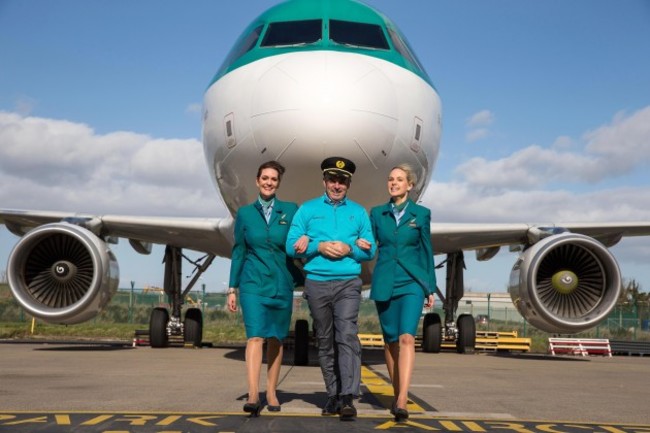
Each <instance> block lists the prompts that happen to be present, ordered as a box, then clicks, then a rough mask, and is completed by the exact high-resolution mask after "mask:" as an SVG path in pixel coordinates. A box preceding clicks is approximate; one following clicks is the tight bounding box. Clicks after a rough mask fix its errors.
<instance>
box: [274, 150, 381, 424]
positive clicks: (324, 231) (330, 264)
mask: <svg viewBox="0 0 650 433" xmlns="http://www.w3.org/2000/svg"><path fill="white" fill-rule="evenodd" d="M355 169H356V167H355V165H354V163H353V162H352V161H350V160H349V159H346V158H341V157H331V158H327V159H325V160H324V161H323V163H322V164H321V170H322V171H323V186H324V187H325V193H324V194H323V195H322V196H320V197H317V198H315V199H312V200H309V201H307V202H305V203H303V205H302V206H301V207H300V208H299V209H298V212H296V214H295V215H294V218H293V221H292V223H291V227H290V229H289V234H288V235H287V245H286V250H287V254H288V255H290V256H292V257H296V258H301V259H304V262H305V263H304V270H305V272H306V280H305V291H304V293H303V296H304V297H305V298H306V299H307V303H308V304H309V310H310V311H311V316H312V318H313V320H314V331H315V333H316V338H317V339H318V360H319V363H320V367H321V371H322V373H323V380H324V381H325V388H326V389H327V397H328V398H327V403H326V404H325V406H324V407H323V411H322V414H323V415H335V414H337V413H338V414H339V415H340V417H341V419H351V418H354V417H356V415H357V410H356V408H355V407H354V402H353V399H354V397H356V396H358V395H359V387H360V382H361V344H360V343H359V337H358V336H357V334H358V324H357V319H358V316H359V304H360V302H361V279H360V278H359V274H360V273H361V262H362V261H366V260H371V259H372V258H373V256H374V255H375V249H376V247H375V241H374V237H373V235H372V228H371V225H370V219H369V218H368V214H367V212H366V210H365V209H364V208H363V207H362V206H361V205H359V204H357V203H355V202H353V201H352V200H349V199H348V198H347V192H348V189H349V188H350V183H351V181H352V174H353V173H354V171H355ZM360 239H361V240H360ZM358 240H360V241H359V243H357V241H358Z"/></svg>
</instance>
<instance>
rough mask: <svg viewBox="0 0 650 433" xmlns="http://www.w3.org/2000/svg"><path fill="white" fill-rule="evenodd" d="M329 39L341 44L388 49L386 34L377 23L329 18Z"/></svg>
mask: <svg viewBox="0 0 650 433" xmlns="http://www.w3.org/2000/svg"><path fill="white" fill-rule="evenodd" d="M330 39H331V40H332V41H334V42H336V43H337V44H342V45H352V46H355V47H364V48H376V49H380V50H387V49H389V46H388V41H387V40H386V36H385V35H384V32H383V31H382V29H381V26H379V25H377V24H367V23H359V22H352V21H341V20H330Z"/></svg>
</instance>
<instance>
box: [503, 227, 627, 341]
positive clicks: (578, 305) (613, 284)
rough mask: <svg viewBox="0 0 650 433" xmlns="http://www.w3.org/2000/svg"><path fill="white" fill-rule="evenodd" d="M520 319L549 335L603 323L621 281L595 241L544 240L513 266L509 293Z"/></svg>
mask: <svg viewBox="0 0 650 433" xmlns="http://www.w3.org/2000/svg"><path fill="white" fill-rule="evenodd" d="M508 291H509V292H510V297H511V298H512V302H513V303H514V304H515V306H516V308H517V310H518V311H519V313H520V314H521V315H522V316H523V317H524V318H525V319H526V320H527V321H528V322H529V323H530V324H531V325H533V326H535V327H536V328H538V329H540V330H542V331H546V332H550V333H561V334H564V333H570V334H572V333H577V332H582V331H585V330H587V329H590V328H593V327H595V326H596V325H598V323H600V322H601V321H603V320H604V319H605V318H606V317H607V315H608V314H609V313H610V311H611V310H612V308H614V306H615V305H616V302H617V301H618V297H619V294H620V291H621V275H620V271H619V267H618V263H617V262H616V259H615V258H614V256H613V255H612V254H611V253H610V252H609V250H607V248H605V247H604V246H603V245H602V244H601V243H600V242H598V241H597V240H595V239H593V238H590V237H588V236H584V235H580V234H576V233H562V234H558V235H554V236H550V237H547V238H545V239H543V240H541V241H540V242H537V243H536V244H534V245H533V246H531V247H530V248H528V249H527V250H526V251H525V252H524V253H523V254H522V255H521V256H520V257H519V259H518V260H517V262H516V263H515V265H514V267H513V268H512V273H511V274H510V284H509V287H508Z"/></svg>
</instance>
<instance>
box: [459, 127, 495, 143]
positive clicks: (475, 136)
mask: <svg viewBox="0 0 650 433" xmlns="http://www.w3.org/2000/svg"><path fill="white" fill-rule="evenodd" d="M488 135H490V131H489V130H488V129H486V128H479V129H473V130H471V131H469V132H468V133H467V134H465V140H466V141H467V142H468V143H473V142H475V141H478V140H481V139H483V138H486V137H487V136H488Z"/></svg>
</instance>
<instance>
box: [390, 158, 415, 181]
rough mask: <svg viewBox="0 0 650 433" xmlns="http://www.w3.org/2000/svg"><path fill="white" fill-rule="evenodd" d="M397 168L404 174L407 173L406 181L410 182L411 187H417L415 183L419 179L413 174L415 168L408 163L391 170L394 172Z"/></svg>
mask: <svg viewBox="0 0 650 433" xmlns="http://www.w3.org/2000/svg"><path fill="white" fill-rule="evenodd" d="M396 168H399V169H400V170H402V171H403V172H404V173H406V181H407V182H408V184H409V185H413V186H415V183H416V182H417V181H418V178H417V176H416V175H415V173H414V172H413V168H412V167H411V166H410V165H409V164H406V163H402V164H398V165H396V166H395V167H393V168H391V169H390V171H393V170H395V169H396Z"/></svg>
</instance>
